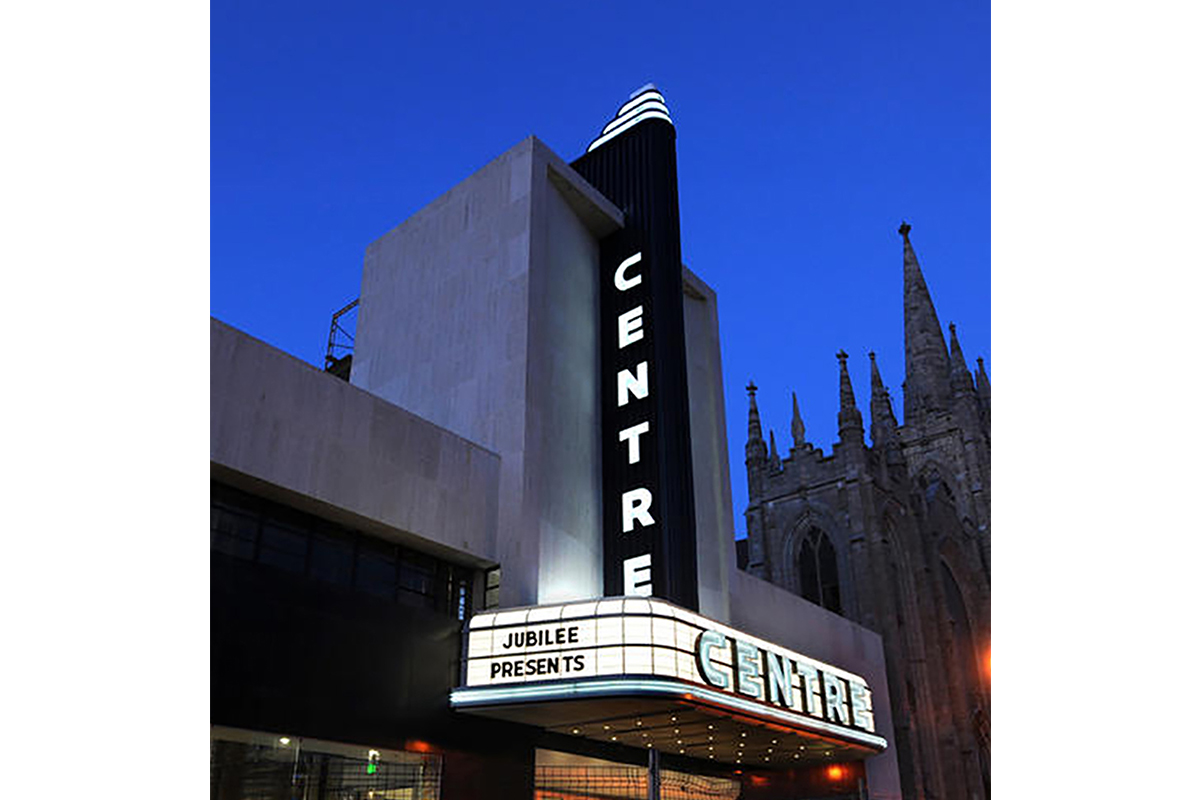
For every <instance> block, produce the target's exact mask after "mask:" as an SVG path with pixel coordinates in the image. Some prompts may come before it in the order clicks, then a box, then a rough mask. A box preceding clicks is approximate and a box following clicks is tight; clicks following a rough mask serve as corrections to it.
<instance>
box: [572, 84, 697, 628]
mask: <svg viewBox="0 0 1200 800" xmlns="http://www.w3.org/2000/svg"><path fill="white" fill-rule="evenodd" d="M649 95H652V96H653V97H655V98H657V99H658V100H661V95H658V93H657V92H656V91H654V90H650V92H649ZM638 103H643V106H642V107H646V105H648V106H650V107H654V106H657V105H658V103H656V102H655V101H653V100H651V101H650V102H649V103H646V100H645V96H643V95H639V96H638V97H635V98H634V100H631V101H630V103H628V104H626V106H625V108H627V109H628V108H633V109H634V111H633V112H631V113H627V114H625V116H626V117H631V120H630V121H632V122H633V124H631V125H628V126H620V125H618V130H619V132H618V133H617V135H615V136H611V137H609V138H606V139H604V140H603V141H602V142H601V143H600V144H599V145H598V146H597V145H595V144H593V148H594V149H592V150H590V151H589V152H588V153H587V154H586V155H584V156H583V157H581V158H580V159H579V160H577V161H576V162H575V163H574V164H572V165H571V166H572V167H574V168H575V170H576V171H578V172H579V174H580V175H582V176H583V177H584V179H586V180H587V181H588V182H589V183H590V184H592V186H594V187H596V188H597V189H598V190H599V191H600V192H601V193H602V194H604V195H605V196H606V197H607V198H608V199H609V200H611V201H612V202H613V204H614V205H616V206H617V207H618V208H620V209H621V210H622V212H623V213H624V214H625V227H624V228H622V229H621V230H619V231H617V232H615V233H613V234H611V235H609V236H608V237H606V238H605V239H604V240H603V241H601V243H600V270H601V274H600V330H599V336H600V387H601V409H602V413H603V424H602V427H603V432H602V436H603V445H602V449H603V484H604V485H603V497H604V512H603V520H604V593H605V594H606V595H623V594H637V595H646V596H650V595H652V596H654V597H661V598H663V599H665V600H670V601H671V602H674V603H676V604H678V605H681V606H684V607H686V608H690V609H693V610H698V607H699V600H698V590H697V572H696V533H695V527H696V524H695V508H694V502H693V495H692V492H693V489H692V451H691V433H690V426H689V409H688V395H687V358H686V354H685V349H684V347H685V345H684V327H683V272H682V266H683V265H682V254H681V249H680V240H679V189H678V183H677V179H676V171H675V128H674V126H673V125H672V124H671V123H670V122H669V121H668V120H667V119H666V118H665V115H662V116H659V115H655V114H650V115H649V117H648V118H647V116H646V115H644V114H643V115H638V114H637V113H636V112H637V104H638ZM661 107H662V109H663V111H664V112H665V105H662V106H661ZM623 110H624V109H623ZM639 116H640V117H641V118H640V119H637V120H636V121H634V119H633V118H636V117H639ZM621 118H622V115H620V114H619V115H618V118H617V119H616V120H614V123H619V122H620V120H621ZM614 123H610V127H611V126H613V125H614ZM622 127H623V128H624V129H623V130H621V128H622ZM602 138H603V137H602ZM598 141H600V140H598Z"/></svg>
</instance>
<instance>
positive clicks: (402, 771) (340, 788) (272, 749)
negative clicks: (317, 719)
mask: <svg viewBox="0 0 1200 800" xmlns="http://www.w3.org/2000/svg"><path fill="white" fill-rule="evenodd" d="M441 777H442V759H441V757H440V756H437V755H432V754H422V753H408V752H402V751H396V750H381V749H371V748H367V747H362V746H359V745H347V744H341V743H337V742H326V741H320V740H315V739H307V738H299V737H291V736H288V735H287V734H285V733H265V732H261V731H246V730H240V729H236V728H221V727H214V728H213V729H212V735H211V739H210V785H211V791H210V797H211V798H212V800H438V798H440V796H441Z"/></svg>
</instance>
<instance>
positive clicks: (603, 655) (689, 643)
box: [450, 598, 887, 750]
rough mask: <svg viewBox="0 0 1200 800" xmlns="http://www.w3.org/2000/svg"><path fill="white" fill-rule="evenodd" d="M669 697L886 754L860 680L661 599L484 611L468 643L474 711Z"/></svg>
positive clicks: (459, 699)
mask: <svg viewBox="0 0 1200 800" xmlns="http://www.w3.org/2000/svg"><path fill="white" fill-rule="evenodd" d="M635 697H643V698H647V699H650V698H659V699H670V700H678V701H685V702H687V703H690V704H694V705H703V706H707V707H709V708H711V709H715V710H717V711H718V712H719V713H724V714H728V715H730V716H735V717H738V718H747V717H749V718H753V719H757V720H761V721H762V722H764V723H769V724H773V725H780V726H785V727H786V728H790V729H794V730H799V731H806V732H809V733H811V734H813V735H817V736H820V737H823V738H831V739H834V740H838V741H843V742H847V743H851V744H854V745H856V746H859V747H864V748H867V749H870V750H883V749H884V748H886V747H887V742H886V741H885V740H884V739H883V738H882V737H880V736H879V735H877V734H876V733H875V732H874V731H875V719H874V714H873V712H872V705H871V692H870V689H869V688H868V687H867V684H866V681H865V680H863V679H862V678H861V677H859V676H857V675H854V674H852V673H849V672H846V671H845V670H841V669H838V668H837V667H834V666H833V665H830V664H826V663H824V662H821V661H817V660H815V659H811V658H808V657H807V656H803V655H801V654H799V653H796V652H793V651H791V650H788V649H786V648H782V647H778V646H776V645H774V644H771V643H770V642H766V641H764V640H762V639H759V638H757V637H754V636H750V635H748V634H745V633H742V632H740V631H737V630H734V629H733V628H730V627H728V626H725V625H721V624H719V623H717V622H714V621H713V620H709V619H706V618H705V617H701V616H700V615H698V614H696V613H694V612H691V611H688V610H687V609H683V608H680V607H678V606H674V605H671V604H669V603H665V602H663V601H660V600H654V599H644V598H613V599H606V600H599V601H588V602H584V603H568V604H562V605H554V606H536V607H531V608H525V609H514V610H511V611H500V612H494V613H488V614H480V615H477V616H476V617H474V618H473V619H472V620H471V623H470V627H469V629H468V631H467V637H466V652H465V660H464V670H463V686H461V687H460V688H458V689H455V690H454V692H453V693H452V694H451V696H450V702H451V705H452V706H453V707H455V708H459V709H463V710H468V709H474V708H479V707H489V706H503V705H508V704H523V703H553V702H556V701H572V700H587V699H597V698H606V699H619V698H626V699H628V698H635Z"/></svg>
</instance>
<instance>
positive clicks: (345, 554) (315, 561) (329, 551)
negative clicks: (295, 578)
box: [308, 531, 354, 586]
mask: <svg viewBox="0 0 1200 800" xmlns="http://www.w3.org/2000/svg"><path fill="white" fill-rule="evenodd" d="M310 547H311V550H310V551H309V555H308V558H309V562H308V568H309V573H310V574H311V575H312V576H313V577H314V578H317V579H318V580H323V581H329V582H330V583H336V584H338V585H339V586H350V585H351V584H352V583H353V582H354V539H353V538H351V537H347V536H342V535H340V534H338V533H336V532H333V531H329V532H326V531H321V532H317V533H314V534H313V536H312V543H311V545H310Z"/></svg>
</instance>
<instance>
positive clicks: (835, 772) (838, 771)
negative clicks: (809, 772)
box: [825, 764, 846, 781]
mask: <svg viewBox="0 0 1200 800" xmlns="http://www.w3.org/2000/svg"><path fill="white" fill-rule="evenodd" d="M825 773H826V774H827V775H829V780H831V781H840V780H841V779H842V778H843V777H845V775H846V770H844V769H842V767H841V766H840V765H838V764H831V765H830V767H829V769H827V770H825Z"/></svg>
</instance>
